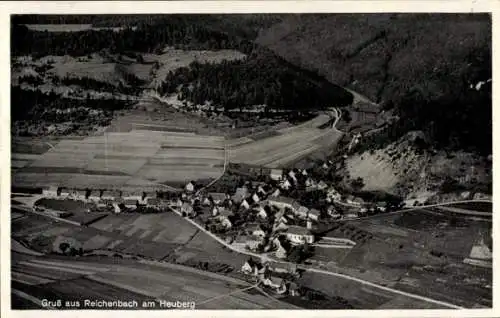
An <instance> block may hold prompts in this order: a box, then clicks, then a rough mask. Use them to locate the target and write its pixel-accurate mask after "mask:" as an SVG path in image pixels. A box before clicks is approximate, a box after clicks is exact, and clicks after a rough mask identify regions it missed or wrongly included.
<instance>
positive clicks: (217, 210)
mask: <svg viewBox="0 0 500 318" xmlns="http://www.w3.org/2000/svg"><path fill="white" fill-rule="evenodd" d="M219 209H220V208H219V207H217V206H214V207H213V209H212V216H217V215H219Z"/></svg>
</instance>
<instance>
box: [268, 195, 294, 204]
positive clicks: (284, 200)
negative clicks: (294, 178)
mask: <svg viewBox="0 0 500 318" xmlns="http://www.w3.org/2000/svg"><path fill="white" fill-rule="evenodd" d="M269 201H273V202H281V203H287V204H290V205H293V204H295V203H296V201H295V200H294V199H292V198H289V197H284V196H279V197H276V198H270V199H269Z"/></svg>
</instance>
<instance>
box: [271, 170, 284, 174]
mask: <svg viewBox="0 0 500 318" xmlns="http://www.w3.org/2000/svg"><path fill="white" fill-rule="evenodd" d="M277 173H279V174H282V173H283V169H271V174H277Z"/></svg>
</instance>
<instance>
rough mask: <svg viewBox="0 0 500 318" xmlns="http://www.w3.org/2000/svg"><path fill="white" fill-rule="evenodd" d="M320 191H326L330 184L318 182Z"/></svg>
mask: <svg viewBox="0 0 500 318" xmlns="http://www.w3.org/2000/svg"><path fill="white" fill-rule="evenodd" d="M317 188H318V190H325V189H326V188H328V184H326V182H325V181H323V180H321V181H320V182H318V187H317Z"/></svg>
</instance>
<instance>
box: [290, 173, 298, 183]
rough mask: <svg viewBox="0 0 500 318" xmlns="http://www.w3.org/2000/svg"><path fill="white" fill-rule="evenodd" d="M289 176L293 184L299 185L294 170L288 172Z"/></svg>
mask: <svg viewBox="0 0 500 318" xmlns="http://www.w3.org/2000/svg"><path fill="white" fill-rule="evenodd" d="M288 176H289V177H290V179H292V181H293V182H295V183H297V177H296V176H295V172H294V171H293V170H290V172H288Z"/></svg>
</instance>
